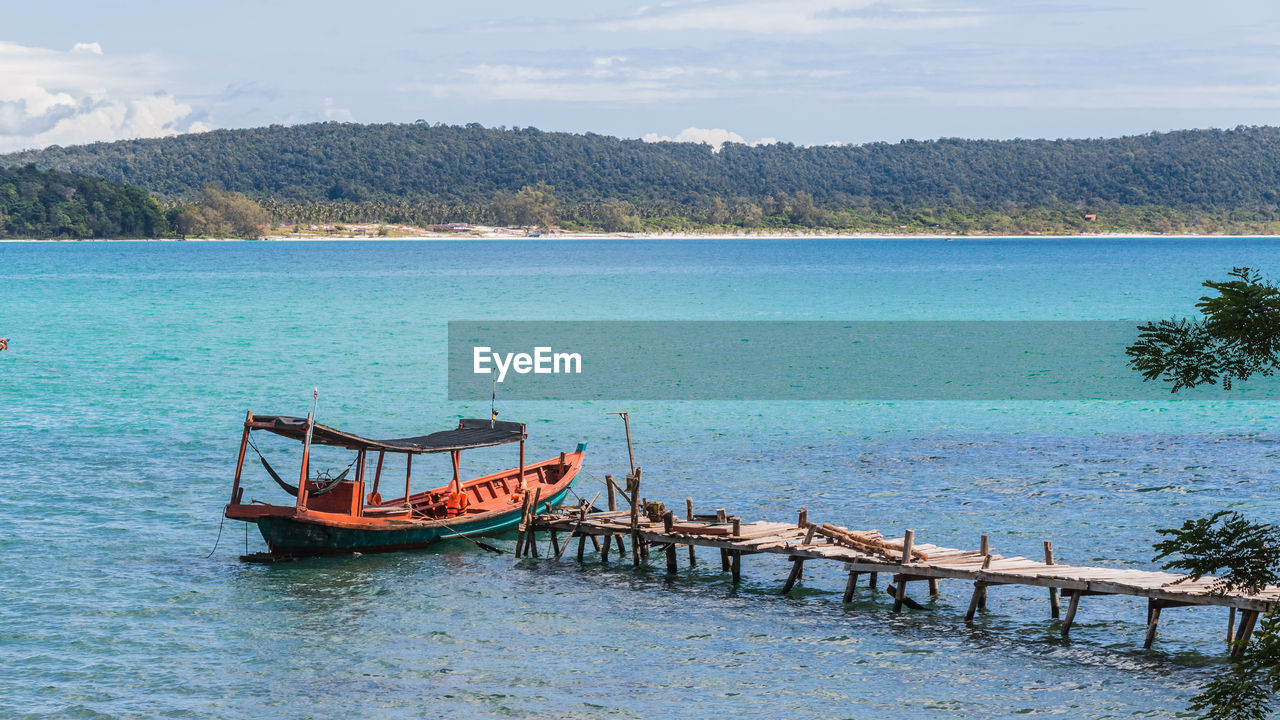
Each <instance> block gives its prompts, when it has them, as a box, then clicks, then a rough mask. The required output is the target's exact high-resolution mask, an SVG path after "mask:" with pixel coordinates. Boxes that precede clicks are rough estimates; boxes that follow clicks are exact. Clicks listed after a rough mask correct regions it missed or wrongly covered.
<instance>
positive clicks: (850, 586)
mask: <svg viewBox="0 0 1280 720" xmlns="http://www.w3.org/2000/svg"><path fill="white" fill-rule="evenodd" d="M857 587H858V573H856V572H854V571H852V570H850V571H849V580H848V582H846V583H845V584H844V603H845V604H846V605H848V604H849V603H851V602H853V591H854V590H855V589H856V588H857Z"/></svg>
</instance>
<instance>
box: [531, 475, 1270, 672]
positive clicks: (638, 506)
mask: <svg viewBox="0 0 1280 720" xmlns="http://www.w3.org/2000/svg"><path fill="white" fill-rule="evenodd" d="M640 478H641V470H640V468H636V469H635V471H634V472H633V473H632V474H630V475H628V476H627V477H626V482H625V485H624V486H619V485H618V484H617V483H615V482H614V480H613V477H612V476H609V475H606V476H605V486H606V490H605V492H607V494H608V501H607V509H603V510H602V509H599V508H597V507H596V506H595V502H596V500H598V499H599V494H597V495H596V497H595V498H594V499H592V500H591V501H586V500H583V501H582V502H580V503H579V504H578V505H576V506H566V507H561V508H559V509H557V510H554V511H550V512H547V513H543V514H537V513H535V512H534V508H536V507H537V503H538V498H536V497H532V498H526V499H525V503H524V511H523V514H522V519H521V522H520V526H519V535H518V539H517V541H516V555H517V557H521V556H533V557H537V556H538V543H537V533H540V532H541V533H546V534H547V535H548V536H549V539H550V541H551V548H552V550H551V554H553V555H554V557H555V558H556V559H559V558H561V557H562V556H563V555H564V554H565V551H566V550H568V548H569V546H570V544H571V543H572V542H573V540H574V539H575V538H576V539H577V541H578V546H577V558H578V561H579V562H582V561H583V560H584V554H585V552H586V544H587V542H590V543H591V544H592V546H593V547H594V548H595V551H596V552H598V553H599V556H600V561H601V562H602V563H608V562H609V556H610V553H611V548H616V550H617V553H618V557H619V558H620V559H622V558H625V556H626V552H627V546H626V541H630V544H631V562H632V563H633V564H634V565H636V566H641V565H647V564H648V562H649V552H650V550H658V551H660V552H663V553H665V555H666V569H667V572H668V573H676V572H678V571H679V554H678V552H677V551H678V549H680V548H687V549H688V563H689V565H690V566H693V565H695V564H697V561H698V560H697V554H696V551H695V548H697V547H704V548H709V549H711V550H713V551H719V555H720V564H721V569H722V570H723V571H724V572H728V573H731V574H732V577H733V582H734V583H737V582H739V581H740V580H741V577H742V558H743V557H744V556H747V555H756V554H760V553H773V554H776V555H783V556H786V557H787V558H788V559H789V560H790V561H791V563H792V564H791V572H790V574H789V575H788V576H787V579H786V582H785V583H784V584H783V586H782V592H783V593H784V594H785V593H788V592H790V591H791V589H792V588H793V587H794V586H795V584H796V582H797V581H798V580H800V578H801V576H802V574H803V572H804V564H805V562H807V561H810V560H831V561H836V562H841V563H844V570H845V571H846V572H847V573H848V581H847V582H846V584H845V589H844V602H846V603H848V602H851V601H852V599H853V594H854V590H855V588H856V587H857V584H858V580H859V578H860V577H861V576H863V575H865V576H866V578H867V583H868V585H869V586H870V587H872V588H875V587H876V584H877V580H878V577H879V575H880V573H886V574H889V575H892V578H893V583H892V585H890V586H889V587H888V588H887V590H888V592H890V593H891V594H892V596H893V601H894V602H893V609H894V612H900V611H901V610H902V608H903V606H904V605H905V606H906V607H909V608H913V609H923V606H921V605H920V604H919V603H916V602H915V601H913V600H912V599H911V598H909V597H908V596H907V586H908V584H909V583H913V582H914V583H922V582H923V583H927V584H928V589H929V594H930V595H931V596H933V595H937V594H938V581H939V580H944V579H945V580H963V581H966V582H969V583H972V584H973V590H972V596H971V599H970V601H969V609H968V612H967V613H966V615H965V620H966V622H971V621H972V620H973V618H974V615H975V614H976V613H977V612H978V611H979V610H985V609H986V605H987V591H988V589H989V588H991V587H993V586H997V587H998V586H1001V585H1024V586H1035V587H1041V588H1044V589H1045V590H1046V591H1047V594H1048V605H1049V614H1050V617H1052V618H1054V619H1058V618H1059V614H1060V606H1059V597H1060V596H1061V598H1062V599H1063V600H1065V601H1066V604H1067V609H1066V615H1065V617H1062V618H1061V633H1062V636H1063V637H1064V638H1065V637H1067V635H1068V633H1070V631H1071V625H1072V623H1073V621H1074V620H1075V616H1076V610H1077V608H1078V607H1079V605H1080V599H1081V598H1083V597H1089V596H1100V595H1123V596H1131V597H1144V598H1146V599H1147V620H1146V638H1145V642H1144V647H1147V648H1149V647H1151V644H1152V642H1153V641H1154V640H1155V637H1156V626H1157V625H1158V623H1159V622H1160V611H1161V610H1164V609H1165V608H1175V607H1192V606H1215V607H1225V608H1228V609H1229V615H1228V621H1227V643H1228V646H1229V647H1230V648H1231V649H1232V652H1233V653H1239V652H1241V651H1242V650H1243V648H1244V646H1245V644H1246V643H1247V642H1248V640H1249V636H1250V634H1251V633H1252V632H1253V628H1254V625H1255V624H1256V623H1257V620H1258V616H1259V614H1260V613H1262V612H1266V611H1268V610H1270V609H1271V608H1272V607H1274V606H1275V605H1276V604H1277V603H1280V587H1269V588H1267V589H1266V590H1265V591H1263V592H1261V593H1246V592H1239V591H1227V592H1222V591H1220V590H1219V588H1217V587H1216V586H1215V582H1216V581H1215V579H1214V578H1210V577H1204V578H1200V579H1199V580H1196V581H1192V580H1189V579H1188V578H1186V577H1185V576H1182V575H1176V574H1172V573H1164V572H1150V571H1142V570H1116V569H1109V568H1100V567H1087V566H1081V565H1063V564H1060V563H1058V562H1055V559H1054V556H1053V544H1052V543H1051V542H1050V541H1045V542H1044V560H1043V561H1040V560H1031V559H1028V558H1025V557H1020V556H1015V557H1005V556H1003V555H999V554H997V553H995V552H994V551H993V550H992V548H991V547H990V545H989V543H988V541H987V536H985V535H983V536H982V537H981V539H980V543H979V547H978V549H977V550H960V549H957V548H948V547H941V546H938V545H930V544H927V543H920V542H918V541H917V540H916V538H915V533H914V532H913V531H911V530H907V531H906V532H905V533H903V536H902V537H899V538H886V537H883V536H882V535H881V533H880V532H878V531H876V530H852V529H849V528H846V527H842V526H839V525H834V524H831V523H819V522H811V521H810V520H809V518H808V512H807V511H806V509H804V508H801V509H800V512H799V517H798V518H797V520H796V522H795V523H784V522H766V521H756V522H751V523H744V522H743V521H742V520H741V519H740V518H738V517H737V516H733V515H729V514H728V513H727V512H726V511H725V510H723V509H720V510H716V511H715V512H714V513H706V514H696V513H695V512H694V508H693V500H692V499H686V500H685V507H684V513H683V515H684V517H682V518H679V519H677V518H676V513H675V512H674V511H672V510H667V509H666V508H665V507H664V506H663V505H662V504H661V503H656V502H649V501H648V500H646V499H644V498H642V497H640V494H639V493H640ZM619 497H620V498H621V500H622V501H623V503H624V507H623V508H622V509H619V503H618V500H619ZM561 534H566V535H567V536H566V537H565V538H564V540H563V542H561V540H560V535H561ZM1237 614H1239V616H1240V617H1239V621H1238V624H1237V618H1236V616H1237Z"/></svg>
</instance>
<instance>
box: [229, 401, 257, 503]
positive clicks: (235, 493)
mask: <svg viewBox="0 0 1280 720" xmlns="http://www.w3.org/2000/svg"><path fill="white" fill-rule="evenodd" d="M251 422H253V412H252V411H249V412H246V413H245V414H244V435H243V436H241V438H240V458H239V459H238V460H236V479H235V481H234V482H232V483H231V504H232V505H239V504H240V472H241V471H242V470H243V469H244V453H245V450H247V449H248V447H249V423H251Z"/></svg>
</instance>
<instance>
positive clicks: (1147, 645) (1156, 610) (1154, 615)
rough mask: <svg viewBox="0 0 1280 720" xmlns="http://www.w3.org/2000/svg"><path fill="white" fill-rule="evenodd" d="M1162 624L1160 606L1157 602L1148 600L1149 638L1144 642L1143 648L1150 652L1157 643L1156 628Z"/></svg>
mask: <svg viewBox="0 0 1280 720" xmlns="http://www.w3.org/2000/svg"><path fill="white" fill-rule="evenodd" d="M1159 624H1160V604H1159V603H1158V602H1156V601H1155V600H1147V637H1146V638H1145V639H1144V640H1143V641H1142V648H1143V649H1144V650H1150V649H1151V644H1152V643H1154V642H1155V641H1156V626H1157V625H1159Z"/></svg>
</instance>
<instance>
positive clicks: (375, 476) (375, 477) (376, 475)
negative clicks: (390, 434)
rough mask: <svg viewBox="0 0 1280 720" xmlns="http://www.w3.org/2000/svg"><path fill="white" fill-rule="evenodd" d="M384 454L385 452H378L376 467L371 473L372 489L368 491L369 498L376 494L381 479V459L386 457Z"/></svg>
mask: <svg viewBox="0 0 1280 720" xmlns="http://www.w3.org/2000/svg"><path fill="white" fill-rule="evenodd" d="M386 454H387V451H386V450H379V451H378V467H377V468H376V469H375V470H374V471H373V489H372V490H370V491H369V497H373V496H374V495H377V494H378V481H379V480H381V479H382V459H383V458H384V457H386ZM370 502H372V501H370Z"/></svg>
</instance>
